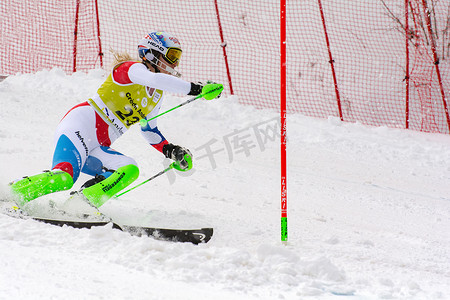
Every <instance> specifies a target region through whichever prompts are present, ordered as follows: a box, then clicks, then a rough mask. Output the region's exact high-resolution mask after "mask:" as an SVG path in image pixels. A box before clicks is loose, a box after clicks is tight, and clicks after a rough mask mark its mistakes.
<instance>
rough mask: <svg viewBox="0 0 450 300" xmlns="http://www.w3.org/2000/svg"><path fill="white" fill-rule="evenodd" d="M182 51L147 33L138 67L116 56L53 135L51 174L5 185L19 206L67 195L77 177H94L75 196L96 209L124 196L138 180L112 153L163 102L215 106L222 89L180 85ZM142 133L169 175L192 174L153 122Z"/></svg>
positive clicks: (186, 159) (130, 162)
mask: <svg viewBox="0 0 450 300" xmlns="http://www.w3.org/2000/svg"><path fill="white" fill-rule="evenodd" d="M181 53H182V50H181V45H180V42H179V41H178V39H177V38H176V37H174V36H173V35H172V34H170V33H167V32H156V31H155V32H151V33H149V34H147V35H146V36H145V37H144V38H143V39H141V40H140V41H139V44H138V54H139V57H140V59H141V61H133V60H132V59H131V57H130V56H129V55H127V54H115V58H116V61H117V64H116V65H115V66H114V67H113V69H112V71H111V73H110V74H109V76H108V77H107V79H106V80H105V81H104V82H103V84H102V85H101V86H100V88H99V89H98V91H97V94H96V95H95V96H94V97H92V98H91V99H89V100H88V101H86V102H84V103H81V104H78V105H76V106H75V107H73V108H72V109H70V110H69V112H68V113H67V114H66V115H65V116H64V117H63V119H62V120H61V122H60V123H59V125H58V126H57V129H56V133H55V144H56V145H55V150H54V154H53V163H52V169H51V170H50V171H44V172H42V173H39V174H37V175H33V176H29V177H28V176H27V177H24V178H23V179H20V180H17V181H14V182H12V183H11V184H10V187H11V191H12V194H13V196H14V197H15V200H16V201H17V202H18V204H19V205H24V204H26V203H28V202H29V201H31V200H33V199H35V198H37V197H40V196H43V195H46V194H49V193H53V192H58V191H63V190H68V189H71V188H72V186H73V184H74V183H75V182H76V181H77V179H78V177H79V176H80V172H83V173H85V174H88V175H91V176H94V177H93V178H91V179H90V180H88V181H87V182H86V183H84V184H83V185H82V187H81V192H82V194H83V195H84V196H85V198H87V200H88V201H89V202H90V203H91V204H92V205H94V206H96V207H100V206H101V205H103V204H104V203H105V202H106V201H107V200H108V199H110V198H111V197H112V196H114V195H115V194H117V193H118V192H119V191H121V190H123V189H124V188H126V187H127V186H128V185H130V184H131V183H132V182H133V181H134V180H136V179H137V178H138V176H139V169H138V167H137V163H136V161H135V160H134V159H133V158H131V157H128V156H125V155H123V154H122V153H119V152H117V151H115V150H113V149H111V148H110V146H111V144H112V143H114V141H115V140H116V139H117V138H119V137H120V136H121V135H122V134H124V133H125V132H126V131H127V130H128V129H129V128H130V126H132V125H134V124H139V123H140V122H139V121H141V120H142V119H145V120H148V119H151V118H152V117H154V116H156V115H157V114H158V112H159V109H160V107H161V103H162V101H163V94H164V93H165V92H171V93H175V94H183V95H192V96H197V95H200V94H203V95H204V96H203V98H205V99H206V100H212V99H215V98H219V97H220V94H221V92H222V90H223V85H222V84H217V83H206V84H202V83H193V82H187V81H184V80H182V79H180V78H179V77H180V74H179V73H178V72H177V71H176V70H175V68H176V67H177V66H178V63H179V60H180V57H181ZM143 123H144V125H145V126H144V125H142V126H141V132H142V135H143V136H144V138H145V139H146V140H147V142H148V143H149V144H150V145H152V146H153V147H154V148H155V149H157V150H158V151H160V152H161V153H162V154H164V155H165V157H167V158H170V159H172V160H174V161H175V164H174V166H175V169H177V170H179V171H187V170H189V169H191V168H192V154H191V152H190V151H189V150H188V149H186V148H184V147H181V146H178V145H174V144H172V143H169V142H168V141H167V140H166V138H165V137H164V136H163V135H162V133H161V132H160V131H159V129H158V127H157V124H156V120H151V121H149V122H143Z"/></svg>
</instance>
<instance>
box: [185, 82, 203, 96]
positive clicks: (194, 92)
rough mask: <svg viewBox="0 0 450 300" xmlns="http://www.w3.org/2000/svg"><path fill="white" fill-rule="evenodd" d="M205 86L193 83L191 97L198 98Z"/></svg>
mask: <svg viewBox="0 0 450 300" xmlns="http://www.w3.org/2000/svg"><path fill="white" fill-rule="evenodd" d="M203 85H204V84H202V83H201V82H197V83H193V82H191V90H190V91H189V94H188V95H189V96H197V95H200V94H201V93H202V89H203Z"/></svg>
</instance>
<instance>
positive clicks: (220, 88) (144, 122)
mask: <svg viewBox="0 0 450 300" xmlns="http://www.w3.org/2000/svg"><path fill="white" fill-rule="evenodd" d="M217 90H223V86H222V87H217V88H215V89H212V90H209V91H207V92H205V93H202V94H199V95H197V96H195V97H192V98H191V99H188V100H186V101H184V102H183V103H181V104H178V105H177V106H175V107H172V108H171V109H169V110H166V111H165V112H162V113H160V114H159V115H157V116H154V117H153V118H150V119H148V120H146V119H141V120H140V121H139V122H140V124H141V126H142V127H145V126H146V125H147V123H148V122H150V121H151V120H154V119H156V118H158V117H160V116H162V115H165V114H167V113H168V112H171V111H172V110H175V109H177V108H180V107H182V106H184V105H186V104H189V103H191V102H193V101H195V100H197V99H200V98H203V97H204V96H205V95H208V94H210V93H212V92H215V91H217Z"/></svg>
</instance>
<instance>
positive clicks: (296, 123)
mask: <svg viewBox="0 0 450 300" xmlns="http://www.w3.org/2000/svg"><path fill="white" fill-rule="evenodd" d="M104 76H105V74H104V72H103V71H102V70H93V71H91V72H89V73H88V74H84V73H75V74H73V75H65V74H64V73H63V72H62V71H61V70H58V69H53V70H46V71H41V72H38V73H36V74H19V75H16V76H10V77H9V78H7V79H5V80H4V81H2V82H0V99H1V107H2V109H1V110H0V120H1V121H0V122H1V126H0V141H1V143H0V164H1V171H0V185H1V190H0V196H1V197H0V198H1V199H2V200H5V199H6V198H8V192H7V191H8V190H7V187H6V186H7V183H8V182H9V181H11V180H13V179H16V178H20V177H22V176H24V175H33V174H36V173H39V172H40V171H42V170H45V169H49V168H50V167H51V159H52V151H53V131H54V129H55V128H56V125H57V124H58V122H59V120H60V119H61V118H62V117H63V116H64V114H65V113H66V112H67V110H68V109H70V108H71V107H72V106H74V105H76V104H78V103H80V102H83V101H86V100H87V99H88V98H89V97H90V96H91V95H93V93H95V92H96V89H97V88H98V86H99V85H100V84H101V82H102V81H103V80H104ZM255 88H257V87H255ZM185 99H187V98H182V97H178V96H176V95H173V96H168V97H167V98H166V99H165V103H164V105H163V108H162V109H163V110H166V109H169V108H171V107H173V106H175V105H177V104H179V103H181V102H182V101H183V100H185ZM298 101H302V99H298ZM278 117H279V113H278V112H276V111H272V110H257V109H255V108H253V107H251V106H244V105H241V104H239V99H238V98H237V97H235V96H231V97H222V98H220V99H218V100H213V101H205V100H197V101H195V102H192V103H191V104H189V105H187V106H184V107H182V108H180V109H177V110H174V111H172V112H170V113H168V114H167V115H164V116H162V117H161V118H160V120H159V123H158V124H159V128H160V130H161V131H162V132H163V134H164V135H165V136H166V138H167V139H168V140H169V141H170V142H172V143H175V144H179V145H182V146H185V147H187V148H189V149H190V150H191V151H192V153H193V155H194V169H193V170H191V171H189V172H188V173H180V172H178V171H170V172H168V173H167V174H165V175H163V176H161V177H158V178H157V179H155V180H153V181H150V182H149V183H146V184H144V185H143V186H141V187H139V188H137V189H135V190H133V191H131V192H129V193H127V194H125V195H123V196H121V197H119V198H117V199H111V200H110V201H109V202H107V203H106V204H105V205H104V206H103V207H102V208H101V211H102V212H103V213H105V214H108V215H110V216H112V217H113V218H114V219H115V220H117V221H118V222H121V223H125V224H129V225H147V226H155V227H167V228H197V227H214V230H215V231H214V236H213V238H212V240H211V241H210V242H209V243H207V244H200V245H193V244H188V243H173V242H167V241H158V240H155V239H153V238H150V237H136V236H131V235H129V234H128V233H125V232H121V231H117V230H114V229H112V227H111V226H109V225H108V226H105V227H98V228H95V229H91V230H89V229H74V228H70V227H62V228H61V227H56V226H52V225H48V224H43V223H39V222H37V221H33V220H22V219H17V218H13V217H11V216H8V215H6V214H3V213H2V214H0V299H133V300H134V299H196V300H198V299H217V300H219V299H227V300H228V299H347V298H348V299H386V298H387V299H450V136H449V135H442V134H429V133H428V134H427V133H420V132H415V131H407V130H402V129H392V128H386V127H379V128H375V127H367V126H363V125H361V124H351V123H344V122H340V121H339V119H337V118H334V117H330V118H329V119H314V118H309V117H305V116H302V115H297V114H290V115H288V124H287V125H288V127H287V128H288V225H289V232H288V234H289V241H288V243H287V245H284V244H282V243H281V241H280V144H279V143H280V134H279V131H280V127H279V121H278ZM113 148H114V149H116V150H118V151H120V152H122V153H124V154H126V155H128V156H131V157H133V158H135V159H136V160H137V161H138V163H139V167H140V170H141V174H140V177H139V179H138V180H137V181H136V184H137V183H139V182H142V181H143V180H145V179H147V178H149V177H151V176H152V175H154V174H156V173H158V172H159V171H160V170H162V169H164V168H165V167H166V166H167V165H168V164H169V161H167V160H166V159H164V157H163V155H162V154H160V153H159V152H157V151H156V150H154V149H153V148H152V147H150V146H148V145H147V144H146V143H145V140H144V139H143V138H142V137H141V135H140V132H139V126H138V125H137V126H135V128H132V129H131V130H130V131H129V132H127V133H126V134H125V135H124V136H123V137H122V138H121V139H119V140H118V141H117V142H116V143H115V144H114V145H113ZM87 179H88V177H87V176H85V175H84V176H82V177H81V178H80V179H79V181H78V182H77V183H76V184H75V186H74V189H77V188H78V187H80V185H81V184H82V183H83V182H84V181H85V180H87ZM67 196H68V192H60V193H56V194H54V195H51V196H46V197H43V198H42V199H36V200H35V201H34V202H32V203H30V205H29V206H30V207H29V209H30V210H31V211H36V210H37V208H46V207H48V204H49V202H50V201H53V202H55V203H64V200H65V199H66V198H67ZM6 203H7V202H6ZM8 205H9V204H8Z"/></svg>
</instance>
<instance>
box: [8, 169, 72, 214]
mask: <svg viewBox="0 0 450 300" xmlns="http://www.w3.org/2000/svg"><path fill="white" fill-rule="evenodd" d="M9 186H10V189H11V192H12V194H13V197H14V200H15V201H16V202H17V204H18V205H19V206H23V205H25V204H27V203H28V202H30V201H31V200H34V199H36V198H38V197H41V196H44V195H47V194H50V193H54V192H59V191H64V190H68V189H70V188H72V186H73V178H72V176H70V174H69V173H66V172H64V171H61V170H52V171H48V170H46V171H44V172H43V173H40V174H36V175H33V176H25V177H23V178H22V179H19V180H16V181H13V182H11V183H10V184H9Z"/></svg>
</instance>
